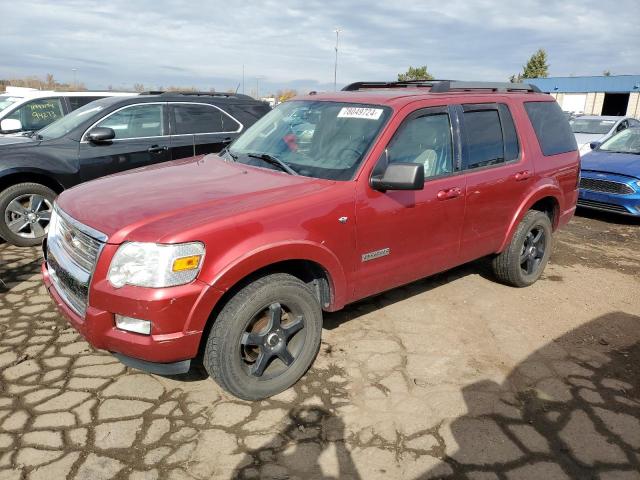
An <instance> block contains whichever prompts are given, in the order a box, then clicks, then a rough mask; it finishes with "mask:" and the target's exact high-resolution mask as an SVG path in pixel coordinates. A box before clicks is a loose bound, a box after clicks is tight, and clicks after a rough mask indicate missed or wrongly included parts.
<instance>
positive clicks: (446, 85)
mask: <svg viewBox="0 0 640 480" xmlns="http://www.w3.org/2000/svg"><path fill="white" fill-rule="evenodd" d="M408 87H429V88H430V90H429V92H430V93H445V92H451V91H454V90H460V91H471V90H489V91H492V92H537V93H539V92H540V89H539V88H538V87H536V86H535V85H531V84H529V83H510V82H460V81H458V80H408V81H402V82H355V83H351V84H349V85H347V86H346V87H344V88H343V89H342V90H343V91H346V92H351V91H355V90H371V89H378V88H380V89H383V88H408Z"/></svg>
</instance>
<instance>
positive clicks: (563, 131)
mask: <svg viewBox="0 0 640 480" xmlns="http://www.w3.org/2000/svg"><path fill="white" fill-rule="evenodd" d="M524 108H525V110H526V111H527V115H528V116H529V120H530V121H531V125H533V129H534V130H535V132H536V137H537V138H538V143H539V144H540V149H541V150H542V154H543V155H544V156H545V157H548V156H550V155H558V154H560V153H566V152H572V151H575V150H577V149H578V145H577V143H576V137H575V136H574V135H573V132H572V131H571V127H570V126H569V122H568V121H567V119H566V118H565V116H564V114H563V113H562V109H561V108H560V105H558V104H557V102H525V103H524Z"/></svg>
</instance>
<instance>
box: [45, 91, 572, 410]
mask: <svg viewBox="0 0 640 480" xmlns="http://www.w3.org/2000/svg"><path fill="white" fill-rule="evenodd" d="M298 111H300V112H303V111H306V113H304V117H305V122H308V123H311V122H313V124H314V126H313V134H312V135H311V137H310V143H309V145H308V148H304V149H302V148H298V144H297V139H296V136H295V133H292V130H291V120H290V119H291V118H295V117H296V116H297V115H296V112H298ZM292 135H293V136H292ZM578 176H579V155H578V152H577V146H576V142H575V138H574V136H573V134H572V133H571V129H570V128H569V124H568V122H567V121H566V119H565V118H564V116H563V114H562V110H561V109H560V106H559V105H558V104H557V103H556V102H555V100H554V99H553V98H552V97H551V96H549V95H546V94H542V93H539V90H538V89H537V88H535V87H531V86H528V85H522V84H511V83H507V84H494V83H489V84H486V83H478V84H476V83H469V82H449V81H433V82H422V83H402V82H398V83H357V84H354V85H350V86H349V87H347V90H346V91H343V92H338V93H324V94H317V95H307V96H304V97H298V98H297V99H295V100H292V101H288V102H285V103H283V104H281V105H280V106H278V107H277V108H276V109H274V110H273V111H272V112H270V113H269V114H267V115H265V116H264V117H263V118H261V119H260V120H259V121H258V122H256V123H255V124H254V125H253V126H252V127H251V128H249V129H248V130H247V131H246V132H245V133H244V134H243V135H242V136H240V137H239V138H238V139H237V140H236V141H235V142H234V143H233V144H232V145H231V146H230V147H229V148H228V149H227V150H226V151H225V152H224V153H223V154H222V155H221V156H217V155H207V156H205V157H203V158H200V157H198V158H192V159H184V160H181V161H177V162H168V163H165V164H162V165H156V166H153V167H150V168H146V169H140V170H137V171H135V172H128V173H125V174H120V175H113V176H110V177H106V178H103V179H100V180H97V181H93V182H89V183H86V184H83V185H80V186H78V187H75V188H73V189H71V190H68V191H66V192H64V193H63V194H62V195H60V197H59V198H58V200H57V202H56V206H55V208H54V213H53V218H52V220H51V227H50V230H49V235H48V238H47V240H46V244H45V245H44V251H45V256H46V261H45V263H44V264H43V266H42V273H43V276H44V283H45V285H46V287H47V289H48V291H49V293H50V294H51V296H52V297H53V299H54V301H55V302H56V304H57V305H58V307H59V309H60V310H61V312H62V313H63V314H64V315H65V316H66V317H67V319H68V320H69V322H70V323H71V325H73V326H74V327H75V328H76V329H77V330H78V331H79V332H80V333H81V334H82V335H83V336H85V337H86V338H87V340H88V341H89V342H90V343H91V344H92V345H93V346H94V347H96V348H100V349H105V350H108V351H110V352H114V355H115V356H116V357H117V358H119V359H120V360H121V361H122V362H124V363H125V364H127V365H130V366H134V367H137V368H141V369H146V370H148V371H151V372H155V373H160V374H171V373H180V372H185V371H187V370H188V369H189V367H190V363H191V360H192V359H194V358H197V357H198V355H199V353H202V357H201V358H202V360H203V362H204V366H205V368H206V369H207V371H208V372H209V374H210V375H211V376H212V377H213V378H214V379H215V380H216V381H217V382H218V383H219V384H220V385H221V386H222V387H223V388H224V389H226V390H228V391H229V392H231V393H232V394H234V395H236V396H238V397H240V398H243V399H259V398H264V397H268V396H270V395H273V394H276V393H278V392H280V391H282V390H284V389H286V388H288V387H290V386H291V385H293V384H294V383H295V382H296V381H297V380H298V379H299V378H300V377H301V376H302V375H303V374H304V373H305V371H306V370H307V369H308V368H309V366H310V365H311V363H312V362H313V360H314V358H315V356H316V354H317V353H318V349H319V346H320V335H321V331H322V311H323V310H324V311H335V310H339V309H341V308H343V307H344V306H345V305H346V304H348V303H352V302H355V301H357V300H359V299H362V298H364V297H368V296H371V295H375V294H377V293H380V292H382V291H384V290H388V289H391V288H394V287H397V286H399V285H402V284H406V283H408V282H412V281H414V280H417V279H419V278H422V277H425V276H428V275H432V274H434V273H436V272H441V271H443V270H446V269H449V268H452V267H455V266H456V265H460V264H462V263H465V262H469V261H471V260H475V259H478V258H481V257H485V256H491V257H492V259H493V260H492V264H493V269H494V272H495V275H496V277H497V279H498V280H500V281H502V282H504V283H506V284H509V285H512V286H515V287H525V286H527V285H531V284H532V283H534V282H535V281H536V280H537V279H538V278H539V277H540V275H541V274H542V271H543V269H544V267H545V265H546V263H547V260H548V259H549V255H550V254H551V248H552V245H553V242H552V235H553V232H554V231H555V230H557V229H558V228H560V227H562V226H563V225H565V224H566V223H567V222H568V221H569V219H570V218H571V217H572V216H573V214H574V210H575V206H576V199H577V196H578ZM426 321H428V319H426Z"/></svg>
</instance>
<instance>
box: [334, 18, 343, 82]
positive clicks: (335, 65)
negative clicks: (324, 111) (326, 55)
mask: <svg viewBox="0 0 640 480" xmlns="http://www.w3.org/2000/svg"><path fill="white" fill-rule="evenodd" d="M341 31H342V30H341V29H340V27H336V29H335V30H334V32H336V63H335V64H334V66H333V91H334V92H335V91H336V89H337V87H336V85H337V80H338V39H339V37H340V32H341Z"/></svg>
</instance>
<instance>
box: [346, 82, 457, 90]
mask: <svg viewBox="0 0 640 480" xmlns="http://www.w3.org/2000/svg"><path fill="white" fill-rule="evenodd" d="M449 81H450V80H404V81H398V82H354V83H350V84H349V85H347V86H346V87H344V88H343V89H342V91H344V92H352V91H355V90H369V89H376V88H407V87H433V86H434V85H435V84H436V83H438V82H449Z"/></svg>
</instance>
